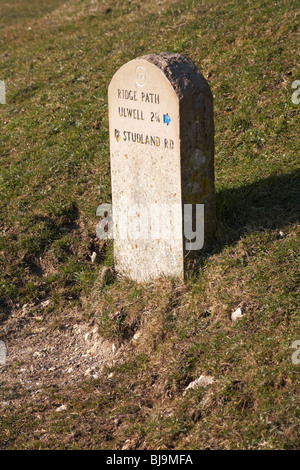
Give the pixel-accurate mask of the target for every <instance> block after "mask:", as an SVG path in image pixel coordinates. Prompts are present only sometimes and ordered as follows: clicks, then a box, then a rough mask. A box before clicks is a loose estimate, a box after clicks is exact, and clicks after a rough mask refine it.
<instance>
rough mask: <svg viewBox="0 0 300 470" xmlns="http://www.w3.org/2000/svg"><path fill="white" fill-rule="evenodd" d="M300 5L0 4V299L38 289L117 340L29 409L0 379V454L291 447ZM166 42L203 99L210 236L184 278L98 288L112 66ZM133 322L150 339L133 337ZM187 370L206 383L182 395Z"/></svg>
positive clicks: (208, 0)
mask: <svg viewBox="0 0 300 470" xmlns="http://www.w3.org/2000/svg"><path fill="white" fill-rule="evenodd" d="M297 4H298V2H296V1H295V0H286V1H284V0H281V1H280V2H276V3H274V1H269V0H268V1H265V0H260V1H255V0H253V1H251V0H249V1H239V0H231V1H226V0H225V1H222V2H221V1H220V0H218V1H216V0H205V1H204V0H202V1H192V0H185V1H175V0H161V1H156V0H151V1H150V0H145V1H143V2H139V1H130V2H129V1H128V0H126V1H125V0H121V1H116V2H111V4H108V3H107V1H105V2H104V0H99V1H97V0H95V1H94V2H91V1H88V0H81V1H80V0H75V1H67V2H66V3H65V1H62V0H61V1H60V0H48V1H47V2H46V1H37V0H35V1H34V2H33V1H31V0H30V1H29V0H22V1H21V0H19V1H17V0H15V1H14V2H10V3H8V2H4V1H3V0H0V28H1V35H0V79H1V80H4V81H5V83H6V88H7V104H6V105H0V157H1V169H0V194H1V198H0V229H1V233H0V304H1V306H2V307H3V311H6V312H9V311H14V310H17V309H19V308H21V307H22V305H24V304H25V303H30V304H33V305H37V304H39V303H40V302H42V301H45V300H47V299H50V301H51V303H50V305H49V307H48V308H47V316H46V318H45V323H46V324H47V325H50V326H49V328H50V327H51V328H52V329H55V328H60V327H61V326H62V325H63V323H64V312H65V311H67V310H68V311H70V310H72V309H73V308H74V322H75V321H76V322H83V323H84V322H87V321H91V319H93V320H94V322H95V323H96V324H97V325H99V330H100V333H101V335H103V336H104V337H107V338H109V339H112V340H113V341H119V342H120V343H122V342H123V343H124V344H125V346H124V354H123V362H122V363H121V362H120V363H117V364H116V365H115V366H114V367H113V368H110V369H109V370H107V371H105V372H103V376H102V377H100V378H98V379H96V380H88V379H87V378H85V379H84V378H83V379H82V382H80V383H78V382H77V383H70V384H69V385H68V386H67V387H65V388H64V389H62V390H57V388H55V387H54V386H51V384H48V386H45V390H44V397H43V400H42V401H41V402H37V403H35V404H32V403H31V397H30V394H29V392H28V391H27V390H26V389H24V388H22V385H21V384H19V385H18V386H16V387H15V388H11V387H4V385H3V383H4V382H5V380H4V379H3V377H1V376H0V383H2V389H1V391H0V401H1V400H2V399H3V400H6V401H8V400H12V403H13V400H14V398H19V397H21V398H22V406H21V407H18V409H14V407H13V405H11V406H10V407H9V411H6V412H5V413H3V412H2V415H1V416H0V425H1V427H0V446H1V447H2V448H101V449H108V448H112V449H116V448H122V447H123V446H124V445H125V446H127V448H130V449H137V448H155V449H157V448H160V449H164V448H167V449H171V448H176V449H202V448H212V449H213V448H219V449H228V448H251V449H269V448H279V449H294V448H297V447H299V418H300V409H299V373H300V365H295V364H293V363H292V360H291V355H292V353H293V350H292V349H291V344H292V343H293V341H295V340H297V339H300V329H299V314H298V312H297V306H298V311H299V299H298V303H297V297H296V296H297V285H299V274H298V273H299V271H297V267H298V266H299V265H297V261H298V262H299V226H298V225H297V216H299V205H298V208H297V202H298V203H299V173H298V170H297V168H298V166H299V159H298V154H297V145H298V141H297V137H298V133H299V106H300V105H298V106H297V105H295V104H293V103H292V101H291V96H292V92H293V90H292V87H291V86H292V82H293V81H294V80H297V79H300V76H299V72H298V71H297V64H298V63H299V52H298V51H299V47H298V46H297V43H296V33H297V25H298V22H299V19H298V18H297V15H296V7H297ZM165 50H167V51H173V52H178V53H181V54H183V55H185V56H187V57H189V58H191V59H192V60H193V62H194V63H195V64H196V65H197V66H198V67H199V69H200V71H201V72H202V73H203V75H204V76H205V77H206V78H207V80H208V82H209V84H210V86H211V88H212V91H213V94H214V98H215V101H214V102H215V124H216V140H215V143H216V158H215V168H216V190H217V204H218V231H217V233H216V237H215V240H214V243H213V244H212V247H211V249H210V252H209V254H207V255H205V256H202V258H201V260H200V262H199V265H198V268H197V270H196V272H194V273H193V274H192V273H191V275H190V276H189V279H188V280H187V282H186V284H185V285H184V286H183V285H181V284H179V283H177V282H176V281H172V280H165V281H162V282H161V283H158V284H157V285H156V284H153V285H150V286H137V285H135V284H134V283H131V282H129V281H126V280H123V279H120V278H118V277H116V278H115V279H113V280H111V281H110V282H109V283H107V285H104V286H102V287H101V286H99V282H98V279H99V273H100V272H101V269H102V267H103V265H104V264H105V265H110V264H111V263H112V256H111V252H112V249H111V248H112V247H111V245H110V244H108V245H105V246H102V245H101V244H100V243H99V241H98V240H97V238H96V234H95V226H96V224H97V222H98V220H97V218H96V216H95V213H96V209H97V206H98V205H99V204H101V203H102V202H109V201H110V169H109V141H108V116H107V87H108V84H109V82H110V79H111V77H112V76H113V74H114V72H115V71H116V70H117V69H118V68H119V67H120V66H121V65H123V64H124V63H125V62H127V61H129V60H130V59H133V58H135V57H138V56H140V55H144V54H146V53H150V52H161V51H165ZM297 74H298V75H297ZM297 209H298V211H297ZM93 251H96V252H97V253H98V259H99V260H100V264H92V263H91V260H90V255H91V253H92V252H93ZM241 304H243V306H244V308H245V311H246V316H245V317H244V318H243V319H241V320H240V321H239V322H237V323H235V324H232V323H231V321H230V314H231V312H232V311H233V310H235V309H236V308H237V307H238V306H239V305H241ZM120 305H121V314H119V315H115V312H117V311H118V310H120ZM75 312H76V313H75ZM78 312H80V315H81V316H80V317H79V318H78ZM1 320H2V326H3V325H4V324H5V321H6V320H7V318H6V315H3V318H1V316H0V321H1ZM68 322H70V318H68ZM135 331H141V332H142V336H141V338H144V339H145V338H146V339H147V340H145V341H143V340H142V339H141V340H140V341H138V342H137V343H136V344H135V345H133V344H132V343H130V344H129V343H128V341H129V339H130V338H131V336H132V334H133V333H134V332H135ZM1 338H2V336H1V330H0V339H1ZM111 372H113V376H111V379H108V375H109V374H111ZM200 374H209V375H213V376H214V377H215V379H216V380H215V383H214V384H213V385H212V386H210V387H209V388H205V389H203V388H202V389H199V390H197V391H193V392H190V393H189V394H186V395H185V396H184V397H183V395H182V393H183V391H184V389H185V387H186V386H187V385H188V384H189V383H190V382H191V381H192V380H194V379H195V378H197V377H198V376H199V375H200ZM1 395H2V396H1ZM204 397H205V400H203V399H204ZM51 400H52V401H54V402H55V403H67V404H68V412H66V413H63V414H59V413H56V412H55V408H53V407H52V408H51V406H50V405H49V407H47V404H46V403H50V402H51ZM41 436H42V437H41Z"/></svg>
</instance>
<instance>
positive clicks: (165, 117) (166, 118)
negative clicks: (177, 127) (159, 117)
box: [164, 113, 171, 126]
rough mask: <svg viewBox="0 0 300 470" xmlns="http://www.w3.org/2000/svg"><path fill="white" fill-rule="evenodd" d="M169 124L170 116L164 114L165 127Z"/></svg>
mask: <svg viewBox="0 0 300 470" xmlns="http://www.w3.org/2000/svg"><path fill="white" fill-rule="evenodd" d="M170 122H171V118H170V116H169V115H168V113H167V114H164V124H167V126H168V125H169V124H170Z"/></svg>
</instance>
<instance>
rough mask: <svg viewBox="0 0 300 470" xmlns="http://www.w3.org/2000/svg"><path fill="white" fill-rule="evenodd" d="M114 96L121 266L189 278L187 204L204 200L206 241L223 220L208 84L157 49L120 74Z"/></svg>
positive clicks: (141, 276) (146, 276) (145, 275)
mask: <svg viewBox="0 0 300 470" xmlns="http://www.w3.org/2000/svg"><path fill="white" fill-rule="evenodd" d="M108 99H109V123H110V151H111V174H112V202H113V220H114V252H115V265H116V269H117V271H119V272H121V273H123V274H125V275H126V276H128V277H130V278H132V279H134V280H136V281H138V282H144V281H149V280H151V279H155V278H157V277H159V276H161V275H167V276H174V277H179V278H183V277H184V272H185V262H186V261H187V259H188V258H189V257H190V256H193V255H194V254H195V252H193V251H191V252H188V251H187V250H186V244H185V237H184V230H183V214H184V209H183V208H184V204H204V219H205V224H204V227H205V239H206V240H207V239H208V238H210V237H211V235H212V234H213V233H214V230H215V223H216V219H215V193H214V161H213V160H214V124H213V100H212V94H211V91H210V88H209V85H208V84H207V82H206V80H205V79H204V77H203V76H202V75H201V73H200V72H199V70H198V69H197V67H196V66H195V65H194V64H193V63H192V62H191V61H189V60H188V59H186V58H184V57H182V56H180V55H179V54H172V53H161V54H150V55H147V56H144V57H140V58H138V59H135V60H132V61H130V62H128V63H127V64H125V65H124V66H122V67H121V68H120V69H119V70H118V71H117V72H116V74H115V75H114V77H113V79H112V81H111V83H110V86H109V92H108ZM163 205H165V209H163V207H164V206H163ZM144 207H146V208H147V211H148V212H147V214H146V217H145V211H143V208H144ZM157 207H160V209H159V210H160V217H158V215H157V212H156V210H157ZM163 210H165V213H164V214H163ZM194 214H195V212H194ZM193 217H195V215H194V216H193ZM126 223H127V228H126ZM168 234H169V236H168ZM170 234H171V236H170Z"/></svg>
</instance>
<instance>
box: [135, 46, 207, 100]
mask: <svg viewBox="0 0 300 470" xmlns="http://www.w3.org/2000/svg"><path fill="white" fill-rule="evenodd" d="M135 60H146V61H147V62H150V63H151V64H153V65H155V66H156V67H157V68H158V69H160V70H161V71H162V72H163V74H164V75H165V77H166V78H167V79H168V80H169V82H170V83H171V85H172V86H173V88H174V90H175V93H176V95H177V96H178V98H179V99H182V98H184V97H187V96H189V95H190V94H194V93H199V92H201V93H203V94H206V95H208V96H209V97H212V93H211V90H210V87H209V85H208V83H207V81H206V80H205V78H204V77H203V75H202V73H201V72H200V71H199V69H198V68H197V67H196V65H195V64H194V63H193V62H192V61H191V60H190V59H187V58H186V57H183V56H182V55H180V54H176V53H173V52H160V53H159V54H148V55H144V56H141V57H137V58H136V59H135Z"/></svg>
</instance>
